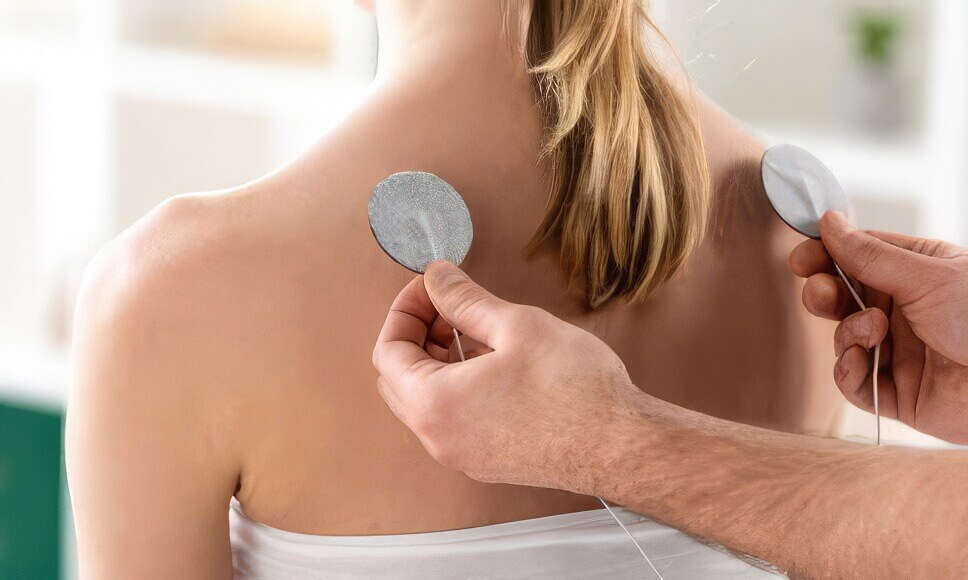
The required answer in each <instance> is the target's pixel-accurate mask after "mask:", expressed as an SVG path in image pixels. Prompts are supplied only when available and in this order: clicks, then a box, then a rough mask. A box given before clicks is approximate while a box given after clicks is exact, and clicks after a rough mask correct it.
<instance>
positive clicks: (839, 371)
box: [834, 357, 847, 385]
mask: <svg viewBox="0 0 968 580" xmlns="http://www.w3.org/2000/svg"><path fill="white" fill-rule="evenodd" d="M845 378H847V369H846V368H844V357H840V358H839V359H837V364H835V365H834V382H835V383H837V384H838V385H839V384H840V383H841V382H843V380H844V379H845Z"/></svg>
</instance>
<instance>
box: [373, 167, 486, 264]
mask: <svg viewBox="0 0 968 580" xmlns="http://www.w3.org/2000/svg"><path fill="white" fill-rule="evenodd" d="M369 216H370V229H372V230H373V235H374V236H375V237H376V241H377V243H379V244H380V247H381V248H383V251H384V252H386V253H387V255H388V256H390V257H391V258H393V259H394V261H396V262H397V263H398V264H400V265H401V266H403V267H404V268H407V269H409V270H412V271H414V272H417V273H420V274H422V273H423V272H424V270H426V269H427V265H428V264H430V263H431V262H433V261H435V260H447V261H448V262H451V263H452V264H456V265H460V263H461V262H463V261H464V258H465V257H466V256H467V252H468V250H470V249H471V241H472V240H473V239H474V228H473V226H472V225H471V214H470V212H469V211H467V205H466V204H465V203H464V199H463V198H462V197H461V196H460V194H459V193H457V190H456V189H454V188H453V187H452V186H451V185H450V184H449V183H447V182H446V181H444V180H443V179H441V178H439V177H437V176H436V175H434V174H432V173H424V172H422V171H405V172H403V173H394V174H393V175H391V176H390V177H387V178H386V179H384V180H383V181H381V182H380V183H379V184H377V186H376V188H375V189H374V190H373V195H372V196H370V205H369Z"/></svg>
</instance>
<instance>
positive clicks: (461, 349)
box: [454, 328, 662, 580]
mask: <svg viewBox="0 0 968 580" xmlns="http://www.w3.org/2000/svg"><path fill="white" fill-rule="evenodd" d="M454 344H456V345H457V354H458V355H460V360H461V361H466V360H467V359H466V358H465V357H464V347H463V346H461V344H460V333H458V332H457V329H456V328H455V329H454ZM598 501H600V502H602V505H603V506H605V509H606V510H608V513H609V514H610V515H611V516H612V518H613V519H615V522H616V523H617V524H618V525H619V526H621V527H622V529H623V530H624V531H625V534H626V535H627V536H628V537H629V539H630V540H632V543H633V544H635V547H636V548H638V549H639V553H640V554H642V557H643V558H645V563H646V564H648V565H649V567H650V568H652V571H653V572H655V575H656V576H657V577H658V578H659V580H662V574H659V571H658V570H656V569H655V566H654V565H653V564H652V560H650V559H649V557H648V556H647V555H646V553H645V550H643V549H642V546H640V545H639V543H638V542H637V541H636V540H635V537H634V536H633V535H632V532H630V531H629V529H628V528H626V527H625V524H623V523H622V520H620V519H618V516H617V515H615V512H613V511H612V508H611V507H609V505H608V504H607V503H605V500H603V499H602V498H598Z"/></svg>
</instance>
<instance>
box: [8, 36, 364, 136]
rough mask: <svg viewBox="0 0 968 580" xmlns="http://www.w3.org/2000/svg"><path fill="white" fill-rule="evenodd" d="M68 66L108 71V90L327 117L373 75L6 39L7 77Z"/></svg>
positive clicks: (21, 78) (58, 74) (46, 79)
mask: <svg viewBox="0 0 968 580" xmlns="http://www.w3.org/2000/svg"><path fill="white" fill-rule="evenodd" d="M65 68H69V69H72V70H73V71H75V72H76V71H77V70H86V71H89V72H90V75H91V76H92V79H91V82H99V81H98V80H97V77H100V78H102V79H104V82H106V83H107V84H108V86H107V87H106V88H107V91H108V94H109V95H114V96H120V97H132V98H140V99H144V100H150V101H155V102H174V103H184V104H196V105H207V106H213V107H220V108H226V109H233V110H242V111H251V112H256V113H262V114H266V115H270V116H280V117H293V116H295V117H300V118H308V119H323V120H325V119H328V118H331V117H332V115H333V113H334V111H338V112H343V111H345V110H347V109H348V108H349V107H350V106H351V105H352V104H353V103H354V102H355V101H357V100H358V99H359V98H360V96H361V95H362V94H363V93H364V92H365V91H366V88H367V86H368V85H369V83H370V80H371V79H370V78H369V77H368V76H366V75H363V74H359V73H351V72H349V71H346V70H340V69H337V68H326V67H314V66H304V65H295V64H294V65H286V64H280V63H279V62H278V61H262V60H258V59H246V58H233V57H226V56H219V55H215V54H211V53H205V52H201V51H196V50H190V49H176V48H160V47H133V46H121V47H118V48H115V49H111V50H99V49H96V48H91V47H85V46H80V45H77V44H75V43H72V42H70V41H67V40H64V41H58V42H53V41H51V40H49V39H41V38H35V37H32V36H23V35H21V36H11V37H8V38H3V39H2V40H0V82H27V83H34V84H37V85H41V86H43V85H45V84H48V83H57V82H59V81H61V79H63V78H64V74H63V73H64V70H65Z"/></svg>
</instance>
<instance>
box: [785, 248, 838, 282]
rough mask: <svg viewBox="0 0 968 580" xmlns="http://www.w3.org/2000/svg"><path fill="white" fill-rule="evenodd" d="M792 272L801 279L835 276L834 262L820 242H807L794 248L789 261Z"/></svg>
mask: <svg viewBox="0 0 968 580" xmlns="http://www.w3.org/2000/svg"><path fill="white" fill-rule="evenodd" d="M787 262H788V264H789V266H790V270H792V271H793V273H794V274H796V275H797V276H799V277H801V278H809V277H810V276H813V275H815V274H822V273H827V274H835V273H836V270H834V261H833V260H832V259H831V258H830V254H828V253H827V248H825V247H824V245H823V242H821V241H820V240H813V239H810V240H805V241H803V242H800V244H799V245H798V246H797V247H795V248H793V251H792V252H790V257H789V258H788V259H787Z"/></svg>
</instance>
